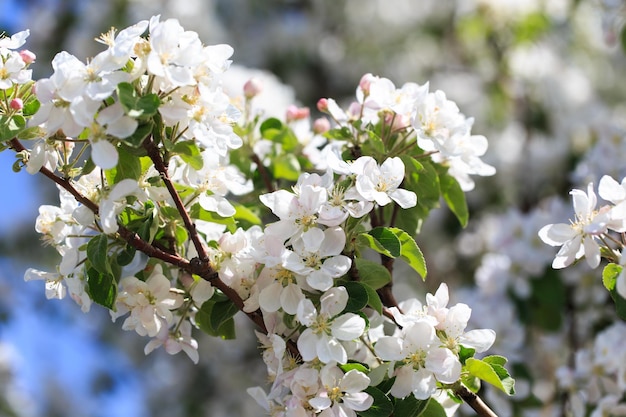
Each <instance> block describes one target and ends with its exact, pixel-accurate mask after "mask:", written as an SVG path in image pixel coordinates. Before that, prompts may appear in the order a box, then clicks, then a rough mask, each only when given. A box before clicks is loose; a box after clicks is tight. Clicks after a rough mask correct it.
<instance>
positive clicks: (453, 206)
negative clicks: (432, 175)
mask: <svg viewBox="0 0 626 417" xmlns="http://www.w3.org/2000/svg"><path fill="white" fill-rule="evenodd" d="M439 181H440V182H441V195H442V196H443V199H444V200H446V203H447V204H448V207H450V210H452V213H454V215H455V216H456V218H457V219H458V220H459V223H461V226H462V227H465V226H467V221H468V220H469V211H468V210H467V201H466V200H465V193H464V192H463V190H462V189H461V186H460V185H459V182H458V181H457V180H456V179H455V178H454V177H452V176H451V175H448V174H443V175H441V177H440V178H439Z"/></svg>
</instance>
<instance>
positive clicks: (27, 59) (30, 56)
mask: <svg viewBox="0 0 626 417" xmlns="http://www.w3.org/2000/svg"><path fill="white" fill-rule="evenodd" d="M19 54H20V56H21V57H22V61H24V63H25V64H26V65H28V64H32V63H33V62H35V59H37V56H36V55H35V54H34V53H32V52H31V51H29V50H28V49H24V50H21V51H20V52H19Z"/></svg>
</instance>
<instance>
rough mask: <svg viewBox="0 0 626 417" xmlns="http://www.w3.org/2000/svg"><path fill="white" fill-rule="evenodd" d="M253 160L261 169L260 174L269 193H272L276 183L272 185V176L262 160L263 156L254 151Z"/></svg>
mask: <svg viewBox="0 0 626 417" xmlns="http://www.w3.org/2000/svg"><path fill="white" fill-rule="evenodd" d="M251 158H252V161H253V162H254V163H255V164H256V166H257V169H258V170H259V174H261V178H263V183H264V184H265V188H267V192H268V193H272V192H274V191H275V190H274V185H272V178H271V177H270V173H269V172H268V171H267V168H266V167H265V165H263V162H262V161H261V158H259V156H258V155H257V154H256V153H254V152H252V156H251Z"/></svg>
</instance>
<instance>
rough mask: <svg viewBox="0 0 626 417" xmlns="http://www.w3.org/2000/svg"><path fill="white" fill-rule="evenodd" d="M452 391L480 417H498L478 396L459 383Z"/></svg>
mask: <svg viewBox="0 0 626 417" xmlns="http://www.w3.org/2000/svg"><path fill="white" fill-rule="evenodd" d="M453 389H454V393H455V394H456V395H457V396H458V397H460V398H461V399H462V400H463V401H465V402H466V403H467V405H469V406H470V407H472V409H473V410H474V411H476V414H477V415H479V416H480V417H498V415H497V414H496V413H494V412H493V410H492V409H491V408H489V407H488V406H487V404H485V403H484V401H483V400H482V399H481V398H480V397H479V396H478V395H476V394H474V393H473V392H472V391H470V390H469V389H467V387H466V386H465V385H463V384H461V383H459V384H456V385H455V387H454V388H453Z"/></svg>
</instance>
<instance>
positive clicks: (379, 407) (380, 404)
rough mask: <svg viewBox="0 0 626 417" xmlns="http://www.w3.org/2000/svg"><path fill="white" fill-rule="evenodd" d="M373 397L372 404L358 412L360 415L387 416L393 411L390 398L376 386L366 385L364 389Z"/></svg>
mask: <svg viewBox="0 0 626 417" xmlns="http://www.w3.org/2000/svg"><path fill="white" fill-rule="evenodd" d="M365 392H367V393H368V394H369V395H371V396H372V398H373V399H374V404H372V406H371V407H370V408H369V409H367V410H365V411H360V412H359V413H358V415H359V416H361V417H389V416H390V415H392V413H393V402H392V401H391V399H390V398H389V397H388V396H387V395H386V394H385V393H384V392H382V391H381V390H379V389H378V388H376V387H367V389H366V390H365Z"/></svg>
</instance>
